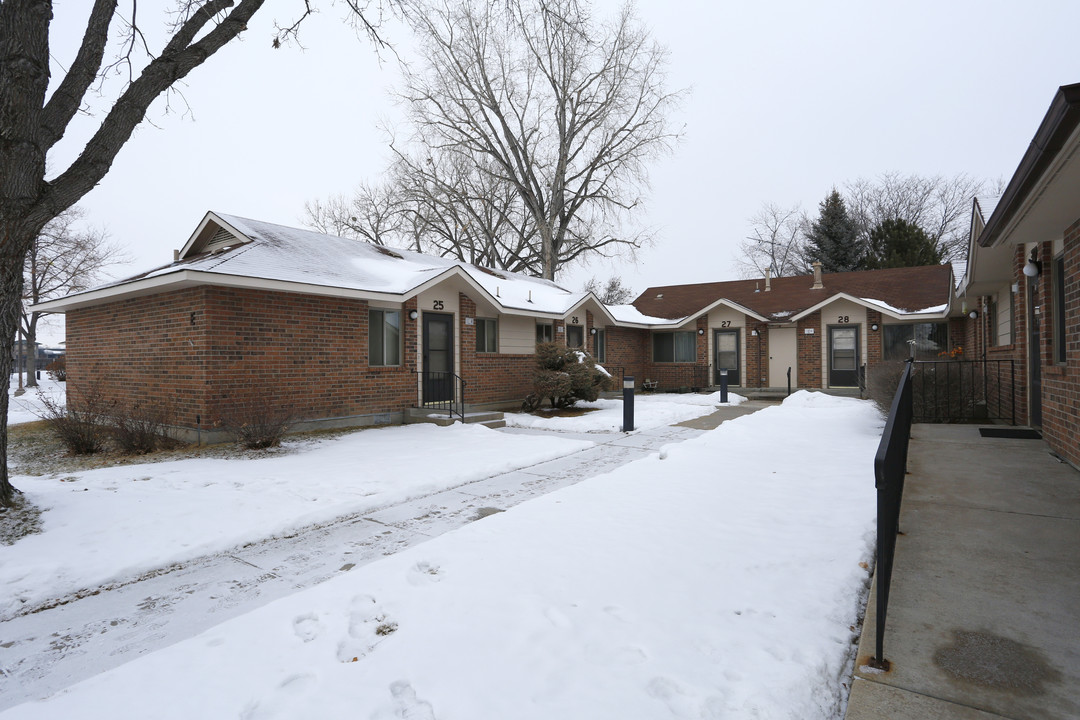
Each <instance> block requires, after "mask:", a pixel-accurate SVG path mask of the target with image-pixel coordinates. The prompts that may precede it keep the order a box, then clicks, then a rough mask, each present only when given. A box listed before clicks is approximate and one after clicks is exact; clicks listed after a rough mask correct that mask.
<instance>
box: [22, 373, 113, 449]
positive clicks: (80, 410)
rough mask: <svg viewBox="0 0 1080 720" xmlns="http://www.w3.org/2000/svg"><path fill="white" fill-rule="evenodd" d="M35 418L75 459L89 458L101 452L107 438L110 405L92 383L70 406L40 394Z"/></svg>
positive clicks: (103, 394) (98, 387)
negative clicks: (46, 427)
mask: <svg viewBox="0 0 1080 720" xmlns="http://www.w3.org/2000/svg"><path fill="white" fill-rule="evenodd" d="M40 399H41V405H42V412H41V413H40V414H39V417H40V418H41V419H42V420H44V421H45V422H47V423H48V424H49V427H50V429H52V431H53V432H54V433H55V434H56V437H57V439H59V440H60V442H62V443H63V444H64V447H66V448H67V449H68V451H69V452H72V453H74V454H76V455H92V454H94V453H96V452H101V451H102V450H104V449H105V441H106V440H107V439H108V437H109V423H108V413H109V410H110V409H111V407H112V403H111V402H109V401H108V400H106V399H105V393H104V392H102V390H101V387H100V386H99V385H98V384H96V383H92V384H90V385H89V386H87V389H86V391H85V392H81V393H79V397H78V399H77V400H75V401H74V402H72V403H70V404H69V405H68V406H66V407H65V405H64V403H62V402H61V401H59V400H57V399H56V398H53V397H49V396H48V395H47V394H45V393H41V394H40Z"/></svg>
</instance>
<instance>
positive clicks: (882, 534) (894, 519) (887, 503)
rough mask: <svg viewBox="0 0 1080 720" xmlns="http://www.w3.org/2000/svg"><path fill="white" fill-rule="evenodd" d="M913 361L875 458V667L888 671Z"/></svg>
mask: <svg viewBox="0 0 1080 720" xmlns="http://www.w3.org/2000/svg"><path fill="white" fill-rule="evenodd" d="M911 377H912V367H911V362H910V361H908V363H907V364H906V365H905V366H904V372H903V373H902V374H901V376H900V385H899V386H898V387H897V388H896V395H895V396H893V401H892V407H891V408H890V409H889V419H888V421H887V422H886V423H885V430H884V431H883V432H882V433H881V442H880V443H879V444H878V449H877V454H876V455H875V456H874V486H875V487H876V488H877V570H876V572H877V628H876V630H877V638H876V640H877V649H876V652H877V654H876V655H875V656H874V658H873V660H872V661H871V664H872V665H873V666H874V667H877V668H881V669H888V662H887V661H886V660H885V651H884V645H885V617H886V614H887V612H888V609H889V589H890V586H891V585H892V568H893V553H894V552H895V551H896V536H897V535H899V534H900V503H901V501H902V500H903V496H904V475H905V474H906V473H907V457H908V445H909V444H910V441H911V421H912V417H913V415H914V411H913V404H912V381H911Z"/></svg>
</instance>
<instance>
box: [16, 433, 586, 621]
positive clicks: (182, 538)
mask: <svg viewBox="0 0 1080 720" xmlns="http://www.w3.org/2000/svg"><path fill="white" fill-rule="evenodd" d="M591 444H592V443H589V442H585V441H581V440H569V439H565V438H558V437H541V438H536V437H525V436H515V435H508V434H505V433H498V432H496V431H494V430H490V429H488V428H486V427H483V426H481V425H461V424H457V425H454V426H451V427H448V428H439V427H437V426H435V425H426V424H418V425H408V426H401V427H388V428H379V429H371V430H364V431H362V432H356V433H351V434H349V435H345V436H341V437H337V438H328V439H323V440H319V441H312V440H306V441H304V440H292V441H288V442H287V443H286V446H285V449H286V450H287V451H288V450H292V451H291V452H283V453H277V454H271V455H269V456H267V457H265V458H259V459H243V458H230V459H221V458H217V459H186V460H177V461H172V462H163V463H154V464H150V465H123V466H117V467H108V468H102V469H98V470H89V471H85V472H80V473H72V474H66V475H63V476H56V475H53V476H44V477H31V476H25V475H16V476H15V477H14V478H13V479H12V483H13V484H14V485H15V486H16V487H18V488H19V489H20V490H22V491H23V492H24V493H25V494H26V497H27V498H29V499H30V500H31V501H32V502H33V503H34V504H35V505H37V506H38V507H40V508H42V509H44V510H46V512H45V513H44V515H43V516H42V517H43V522H44V529H45V531H44V532H43V533H41V534H38V535H31V536H29V537H26V538H23V539H22V540H20V541H19V542H18V543H16V544H15V545H13V546H0V586H2V587H3V588H4V592H3V594H2V595H0V619H2V618H6V617H10V616H11V615H12V614H14V613H17V612H19V611H20V610H21V609H25V608H27V607H33V606H34V605H35V604H37V603H40V602H41V601H43V600H46V599H51V598H57V597H63V596H64V595H66V594H68V593H71V592H75V591H77V590H80V589H83V588H94V587H97V586H98V585H101V584H103V583H109V582H115V581H119V580H123V579H127V578H131V577H135V576H138V575H140V574H142V573H145V572H148V571H150V570H154V569H157V568H162V567H167V566H169V565H171V564H174V563H179V562H183V561H186V560H190V559H192V558H196V557H200V556H203V555H208V554H211V553H215V552H221V551H223V550H227V549H229V548H233V547H238V546H240V545H243V544H244V543H247V542H252V541H255V540H260V539H263V538H266V537H271V536H276V535H284V534H288V533H290V532H292V531H295V530H296V529H298V528H302V527H306V526H310V525H315V524H318V523H324V522H328V521H330V520H333V519H334V518H337V517H341V516H343V515H348V514H351V513H358V512H363V511H367V510H371V509H373V508H377V507H382V506H385V505H388V504H391V503H394V502H400V501H402V500H405V499H408V498H412V497H418V496H421V495H427V494H430V493H433V492H437V491H439V490H442V489H445V488H449V487H455V486H457V485H462V484H464V483H467V482H471V481H474V480H479V479H482V478H486V477H490V476H491V475H495V474H497V473H501V472H506V471H509V470H514V469H517V468H521V467H526V466H528V465H532V464H534V463H538V462H543V461H544V460H550V459H552V458H557V457H562V456H564V455H568V454H571V453H574V452H577V451H578V450H581V449H584V448H586V447H589V446H590V445H591ZM433 458H438V466H437V471H436V467H435V466H434V465H433ZM16 472H17V468H16Z"/></svg>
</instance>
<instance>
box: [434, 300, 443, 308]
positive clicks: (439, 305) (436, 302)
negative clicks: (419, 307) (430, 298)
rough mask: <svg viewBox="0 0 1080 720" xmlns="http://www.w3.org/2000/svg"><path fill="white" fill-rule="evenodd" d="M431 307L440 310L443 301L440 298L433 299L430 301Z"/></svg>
mask: <svg viewBox="0 0 1080 720" xmlns="http://www.w3.org/2000/svg"><path fill="white" fill-rule="evenodd" d="M432 309H434V310H442V309H443V301H442V300H435V301H434V302H432Z"/></svg>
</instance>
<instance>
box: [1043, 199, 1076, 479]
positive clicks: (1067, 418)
mask: <svg viewBox="0 0 1080 720" xmlns="http://www.w3.org/2000/svg"><path fill="white" fill-rule="evenodd" d="M1041 249H1042V253H1041V255H1042V264H1043V265H1042V267H1043V272H1042V274H1041V275H1039V281H1040V282H1039V285H1040V288H1039V290H1040V293H1041V296H1040V300H1039V302H1040V303H1041V306H1042V314H1041V318H1042V329H1041V338H1042V339H1043V340H1042V346H1043V347H1042V348H1041V350H1042V352H1041V356H1042V421H1043V424H1042V428H1043V435H1044V437H1045V438H1046V441H1047V442H1048V443H1049V444H1050V446H1051V447H1052V448H1053V449H1054V450H1055V451H1056V452H1057V453H1058V454H1060V455H1061V456H1062V457H1065V458H1066V459H1068V460H1069V462H1071V463H1073V465H1076V466H1080V220H1077V221H1076V222H1075V223H1073V225H1072V226H1071V227H1069V229H1068V230H1066V231H1065V256H1064V257H1065V283H1064V293H1065V337H1064V338H1062V339H1061V341H1062V342H1064V343H1065V364H1063V365H1062V364H1058V363H1056V362H1055V359H1054V355H1053V347H1054V345H1053V343H1054V338H1053V334H1054V333H1053V328H1054V300H1053V294H1052V289H1051V288H1052V276H1053V256H1052V254H1051V250H1050V247H1049V243H1044V244H1043V246H1042V248H1041Z"/></svg>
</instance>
